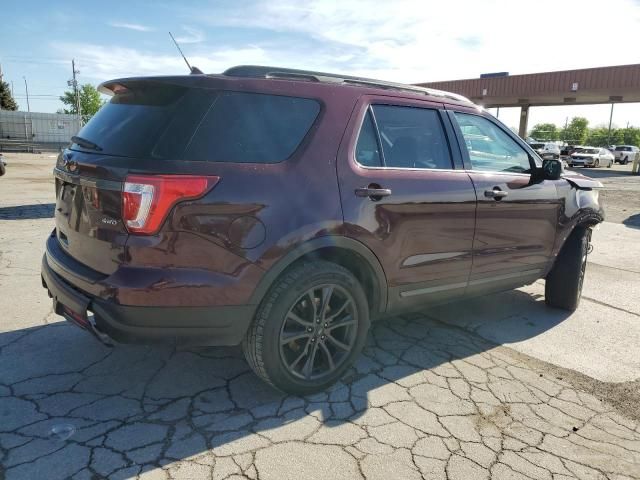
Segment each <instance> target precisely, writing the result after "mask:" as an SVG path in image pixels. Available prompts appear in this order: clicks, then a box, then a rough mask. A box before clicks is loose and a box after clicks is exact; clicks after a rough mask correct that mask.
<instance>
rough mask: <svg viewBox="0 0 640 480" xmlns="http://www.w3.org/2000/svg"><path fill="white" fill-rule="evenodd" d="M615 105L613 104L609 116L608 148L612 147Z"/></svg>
mask: <svg viewBox="0 0 640 480" xmlns="http://www.w3.org/2000/svg"><path fill="white" fill-rule="evenodd" d="M614 105H615V103H613V102H611V113H610V114H609V132H608V133H607V146H609V145H611V121H612V120H613V106H614Z"/></svg>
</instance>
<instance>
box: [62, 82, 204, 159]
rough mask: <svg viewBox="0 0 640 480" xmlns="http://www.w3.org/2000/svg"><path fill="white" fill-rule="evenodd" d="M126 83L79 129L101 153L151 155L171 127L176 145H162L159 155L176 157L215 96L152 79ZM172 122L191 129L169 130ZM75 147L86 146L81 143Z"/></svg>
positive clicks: (171, 134) (79, 134)
mask: <svg viewBox="0 0 640 480" xmlns="http://www.w3.org/2000/svg"><path fill="white" fill-rule="evenodd" d="M126 87H127V88H126V89H122V90H121V91H120V93H118V94H117V95H115V96H113V97H112V98H111V100H110V101H109V103H107V104H106V105H104V106H103V107H102V108H101V109H100V110H99V111H98V113H96V114H95V115H94V116H93V118H92V119H91V120H90V121H89V122H88V123H87V124H86V125H85V126H84V127H83V128H82V130H80V132H79V133H78V136H79V137H82V138H84V139H86V140H89V141H91V142H94V143H95V144H97V145H98V146H99V147H100V148H101V149H102V151H101V153H106V154H109V155H118V156H125V157H150V156H151V151H152V150H153V149H154V147H155V145H156V143H157V142H158V141H159V140H160V139H161V137H163V136H164V135H165V133H166V132H167V131H169V134H170V137H171V138H170V140H171V141H170V142H169V145H171V146H172V148H163V149H161V152H160V153H159V155H157V156H158V157H161V158H165V157H175V156H177V155H178V154H180V153H182V150H184V147H185V146H186V142H187V141H188V140H189V138H191V135H192V134H193V130H194V129H195V127H196V125H197V122H199V120H200V119H201V118H202V115H203V114H204V112H205V111H206V110H207V108H208V106H209V104H210V103H211V101H212V100H213V96H212V95H211V94H209V93H207V92H206V91H203V90H196V89H191V90H189V89H186V88H184V87H178V86H172V85H162V84H157V83H155V84H154V83H152V82H129V83H127V84H126ZM172 123H177V124H178V125H181V126H182V127H183V128H182V130H184V127H186V130H187V131H179V132H178V131H176V130H175V129H173V128H172V129H169V130H167V127H168V126H169V125H170V124H172ZM73 148H74V149H82V147H80V146H79V145H74V146H73ZM176 148H177V149H178V150H179V151H176Z"/></svg>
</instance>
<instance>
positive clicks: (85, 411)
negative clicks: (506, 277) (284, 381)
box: [0, 291, 566, 478]
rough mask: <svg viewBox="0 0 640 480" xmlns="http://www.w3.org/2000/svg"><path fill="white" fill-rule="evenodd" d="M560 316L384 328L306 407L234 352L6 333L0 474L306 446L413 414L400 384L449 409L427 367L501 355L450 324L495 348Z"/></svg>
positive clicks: (443, 314)
mask: <svg viewBox="0 0 640 480" xmlns="http://www.w3.org/2000/svg"><path fill="white" fill-rule="evenodd" d="M524 310H526V311H527V312H529V313H528V314H529V315H535V316H537V317H539V318H538V320H539V321H537V322H535V325H534V326H532V325H533V324H530V322H529V323H527V320H526V318H525V319H523V320H522V321H521V319H518V318H516V319H515V321H513V319H512V321H509V322H507V324H508V328H507V327H505V325H507V324H505V323H503V322H491V321H488V322H487V323H486V325H485V326H483V323H484V320H483V319H485V318H486V319H488V320H491V319H495V318H502V317H504V316H505V315H506V316H507V318H510V317H509V315H510V313H509V312H511V311H514V312H522V311H524ZM434 316H435V317H437V318H443V319H444V321H445V322H448V323H450V324H445V323H441V322H440V321H437V320H435V319H434V318H435V317H434ZM565 317H566V314H561V313H558V312H556V311H554V310H550V309H547V307H545V306H544V302H539V301H536V299H535V298H533V297H532V296H530V295H528V294H526V293H523V292H520V291H513V292H508V293H505V294H500V295H498V296H496V295H494V296H490V297H483V298H481V299H477V300H471V301H469V302H461V303H458V304H456V305H454V306H447V307H439V308H437V309H433V310H430V311H429V312H428V313H427V314H425V313H421V314H412V315H406V316H400V317H393V318H388V319H385V320H382V321H379V322H376V323H375V324H374V325H373V326H372V329H371V331H370V334H369V338H368V342H367V345H366V347H365V349H364V351H363V354H362V355H361V357H360V358H359V360H358V361H357V363H356V365H355V366H354V367H353V368H351V369H350V370H349V371H348V373H347V375H346V376H345V377H344V378H343V380H342V382H340V383H338V384H337V385H335V386H334V387H332V388H331V389H330V391H328V392H326V393H321V394H317V395H313V396H309V397H306V398H298V397H294V396H287V395H284V394H282V393H280V392H277V391H275V390H274V389H272V388H270V387H269V386H267V385H266V384H265V383H263V382H262V381H260V380H259V379H258V378H257V377H256V376H255V375H254V374H253V373H252V372H251V371H250V370H249V368H248V366H247V364H246V363H245V361H244V358H243V356H242V354H241V352H240V349H239V348H198V349H193V348H190V349H177V348H173V347H160V346H153V347H146V346H129V345H121V346H117V347H116V348H114V349H108V348H106V347H103V346H102V345H101V344H99V343H97V342H96V341H95V340H93V339H92V338H91V337H90V336H89V335H87V334H86V333H85V332H83V331H81V330H80V329H78V328H76V327H74V326H72V325H69V324H67V323H65V322H58V323H54V324H49V325H45V326H42V327H35V328H29V329H24V330H18V331H13V332H7V333H3V334H0V445H1V444H2V440H3V439H10V441H11V442H13V443H14V444H17V445H20V442H22V443H24V447H17V448H15V449H13V450H11V451H10V452H9V453H8V454H6V455H5V454H3V451H2V450H3V449H6V445H3V447H2V448H0V474H2V473H3V469H4V471H5V474H6V478H38V475H39V474H40V473H39V472H42V471H46V468H47V466H46V464H43V463H39V462H47V461H51V460H47V459H48V458H49V457H47V456H46V455H48V454H49V453H51V452H55V451H56V450H59V451H60V452H65V454H67V455H68V457H65V458H69V460H68V462H72V463H74V464H77V467H79V468H83V466H86V465H87V464H88V463H89V462H90V461H92V462H94V463H95V462H96V458H97V456H98V457H99V456H101V455H103V456H104V459H100V461H99V462H98V464H100V462H102V464H104V465H107V464H109V462H111V464H113V465H112V467H109V468H108V467H106V466H105V467H104V471H102V472H99V471H97V470H96V473H98V474H100V475H104V476H110V475H111V474H112V473H114V472H117V473H118V474H119V475H120V476H121V477H122V478H126V477H127V475H130V476H135V475H137V474H138V473H140V472H144V471H149V470H153V469H155V468H159V467H161V466H163V465H166V464H168V463H172V462H174V461H178V460H181V459H184V458H187V457H191V456H194V455H197V454H200V453H203V452H206V451H208V450H211V449H212V450H213V454H214V455H216V456H223V455H229V454H234V455H235V454H239V453H243V452H247V451H250V450H252V449H256V448H260V447H261V446H266V445H267V444H268V443H269V442H270V441H279V440H282V439H292V440H305V441H306V440H307V438H308V437H309V436H310V435H312V433H313V432H314V429H316V428H317V426H318V424H319V422H321V423H322V424H323V425H324V426H326V427H330V428H332V427H340V426H341V425H344V424H345V421H346V420H347V419H348V420H350V421H353V422H357V421H358V420H359V419H361V418H363V417H367V418H372V416H374V417H375V415H381V414H385V415H386V413H384V412H381V409H380V408H376V407H379V406H383V405H386V404H388V403H389V402H393V401H397V402H402V401H408V402H407V403H406V405H404V406H403V405H398V406H399V407H403V408H404V407H405V406H409V407H410V406H411V405H409V403H412V402H413V401H414V399H413V398H407V390H406V387H408V386H409V387H410V386H412V385H418V384H420V385H419V386H418V387H416V388H418V389H423V390H424V392H422V393H421V395H423V396H424V397H425V398H426V400H425V401H429V402H442V405H443V408H447V406H446V403H447V402H460V399H458V398H457V397H456V396H455V395H453V393H452V392H451V391H450V390H449V389H447V388H443V387H437V386H436V385H435V384H432V383H430V382H431V378H432V377H430V376H429V375H432V376H433V373H431V371H432V370H435V371H439V370H438V369H442V370H443V371H444V370H446V369H451V368H452V367H451V365H450V364H449V365H444V366H443V364H448V362H451V361H453V360H457V359H467V361H468V363H467V364H466V365H468V368H475V369H478V370H480V368H479V367H478V366H474V364H477V365H480V364H481V360H482V359H481V358H478V357H476V358H475V360H474V359H473V357H474V356H476V355H477V354H479V353H482V352H485V351H487V350H490V349H492V348H493V347H495V346H496V344H494V343H492V342H490V341H486V340H483V339H482V338H480V337H478V336H477V335H474V334H473V333H469V332H468V331H466V330H464V329H462V328H457V327H459V326H466V327H467V328H469V327H471V328H494V329H495V332H493V334H492V335H493V336H494V337H495V338H496V340H497V342H498V343H499V342H512V341H517V340H522V339H525V338H529V337H531V336H535V335H538V334H540V333H542V332H543V331H545V330H547V329H550V328H553V327H554V326H555V325H557V324H558V323H560V322H561V321H562V320H563V319H564V318H565ZM484 335H485V336H486V335H487V332H486V331H485V332H484ZM489 336H491V335H489ZM445 376H446V375H445ZM425 379H427V380H428V381H429V383H425ZM430 387H433V389H434V390H433V391H427V390H428V388H430ZM436 390H437V391H436ZM407 414H409V413H407ZM65 432H66V433H65ZM3 435H4V436H3ZM69 435H70V436H69ZM67 436H68V438H66V437H67ZM6 441H9V440H6ZM71 449H73V452H72V451H71ZM72 453H73V455H71V454H72ZM43 455H45V456H43ZM114 458H115V460H114ZM68 468H69V472H68V473H75V472H76V471H78V470H77V469H76V468H72V467H68ZM43 469H44V470H43ZM125 474H126V475H125ZM69 476H71V475H69ZM0 477H2V475H0Z"/></svg>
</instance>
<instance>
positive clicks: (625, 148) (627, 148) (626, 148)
mask: <svg viewBox="0 0 640 480" xmlns="http://www.w3.org/2000/svg"><path fill="white" fill-rule="evenodd" d="M630 151H631V147H616V152H630Z"/></svg>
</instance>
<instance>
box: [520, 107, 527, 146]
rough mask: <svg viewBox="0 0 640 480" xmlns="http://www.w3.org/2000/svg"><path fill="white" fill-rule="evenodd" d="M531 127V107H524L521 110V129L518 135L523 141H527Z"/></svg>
mask: <svg viewBox="0 0 640 480" xmlns="http://www.w3.org/2000/svg"><path fill="white" fill-rule="evenodd" d="M528 125H529V105H522V108H521V110H520V128H519V129H518V135H520V138H522V139H523V140H526V139H527V126H528Z"/></svg>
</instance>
